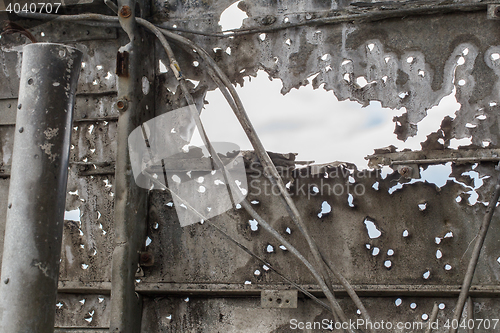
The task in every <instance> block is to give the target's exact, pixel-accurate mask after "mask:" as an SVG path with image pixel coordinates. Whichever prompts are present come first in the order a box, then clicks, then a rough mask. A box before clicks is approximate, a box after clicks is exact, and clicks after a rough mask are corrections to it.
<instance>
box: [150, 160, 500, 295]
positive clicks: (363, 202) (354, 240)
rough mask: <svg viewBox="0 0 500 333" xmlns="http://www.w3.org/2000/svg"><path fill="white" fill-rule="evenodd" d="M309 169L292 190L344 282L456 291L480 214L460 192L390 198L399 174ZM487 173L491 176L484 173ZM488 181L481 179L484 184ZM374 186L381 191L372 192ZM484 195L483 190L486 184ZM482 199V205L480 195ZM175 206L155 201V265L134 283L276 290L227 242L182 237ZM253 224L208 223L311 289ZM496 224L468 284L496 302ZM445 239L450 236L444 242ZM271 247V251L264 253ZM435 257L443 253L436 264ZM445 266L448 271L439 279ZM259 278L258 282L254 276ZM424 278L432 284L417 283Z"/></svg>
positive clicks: (204, 233)
mask: <svg viewBox="0 0 500 333" xmlns="http://www.w3.org/2000/svg"><path fill="white" fill-rule="evenodd" d="M485 168H486V167H485ZM306 170H308V169H307V168H306V169H303V173H304V174H302V175H301V174H297V175H296V179H295V181H294V183H293V184H292V185H291V187H290V191H291V193H292V194H293V195H294V198H295V201H296V204H297V206H298V207H299V210H300V211H301V212H302V214H303V217H304V218H305V220H306V222H307V226H308V228H309V229H310V232H311V234H312V235H313V236H314V238H315V239H316V241H317V242H318V246H319V247H320V248H321V249H322V250H323V252H324V254H325V255H326V257H327V258H328V259H329V260H330V261H331V262H332V263H333V265H334V266H335V267H337V268H338V269H339V270H340V271H341V272H342V273H343V274H344V276H345V277H346V278H347V279H348V280H349V281H350V282H351V283H353V284H354V285H358V286H359V288H362V290H365V291H370V290H371V291H376V290H377V288H378V286H382V285H384V286H391V285H408V286H411V285H421V286H428V287H431V286H435V287H436V288H435V289H434V290H436V291H437V290H439V288H443V287H444V286H447V285H448V286H455V285H460V283H461V281H462V279H463V272H464V269H465V267H466V264H467V260H464V258H467V254H468V252H466V250H467V248H468V244H469V243H470V242H471V241H472V240H473V239H474V237H475V235H476V233H477V230H478V228H479V225H480V222H481V219H482V216H483V215H484V212H485V206H484V205H482V204H476V205H474V206H470V205H468V204H467V199H466V197H464V199H463V200H462V202H460V203H458V202H457V201H456V198H457V197H459V196H466V195H467V194H466V193H465V192H467V191H468V190H467V189H466V188H465V187H463V185H459V184H457V183H454V182H450V183H449V184H448V185H447V186H445V187H442V188H441V189H439V188H436V186H435V185H434V184H426V183H415V184H408V185H405V186H404V187H403V188H402V189H401V190H397V191H395V192H394V193H392V194H389V193H388V190H389V189H390V188H391V187H393V186H394V185H395V184H397V183H394V180H397V179H398V177H399V175H398V174H397V173H394V174H392V175H390V176H388V177H387V178H386V179H381V178H380V176H379V175H378V173H376V172H372V173H371V174H370V173H368V172H363V171H360V172H357V171H354V170H349V169H345V168H343V167H331V168H328V167H327V168H324V170H322V172H321V173H318V174H316V175H311V174H310V173H309V174H307V172H306ZM486 170H487V171H488V172H490V173H491V174H494V170H493V168H492V166H491V164H490V168H488V169H486ZM351 172H352V173H351ZM325 173H328V178H326V177H325ZM254 177H255V178H254ZM350 177H352V179H353V180H354V182H353V183H351V182H350V181H349V178H350ZM491 179H493V177H492V178H490V179H489V180H485V182H486V184H490V182H491V181H492V180H491ZM490 180H491V181H490ZM376 182H378V190H375V189H374V188H373V187H372V186H373V185H374V184H375V183H376ZM248 183H249V188H250V190H249V197H248V199H249V200H251V201H253V202H254V203H255V209H256V210H257V211H258V212H259V214H261V215H262V216H265V217H266V219H267V220H268V221H269V223H270V224H271V225H273V226H274V227H275V228H276V229H277V230H278V231H279V232H280V233H282V234H283V236H285V237H286V238H287V239H288V240H289V241H290V242H291V243H292V244H295V246H296V247H298V248H299V249H304V248H305V243H304V240H303V239H302V237H301V235H300V233H299V232H298V231H297V230H296V228H295V226H294V225H293V223H292V222H291V220H290V218H289V217H288V216H287V214H286V212H285V211H284V209H283V208H282V207H281V205H280V199H279V197H277V196H275V195H273V194H272V193H271V187H270V184H269V183H268V182H267V180H265V179H264V177H258V174H253V175H250V176H249V178H248ZM315 187H316V189H314V188H315ZM348 190H349V192H348ZM484 190H485V191H489V189H488V185H485V188H484ZM266 191H267V194H266V193H265V192H266ZM316 191H320V192H319V193H318V192H316ZM349 194H351V195H353V203H352V205H353V207H350V205H349V202H348V195H349ZM481 197H482V198H484V197H486V198H487V193H482V194H481ZM479 200H482V199H479ZM323 202H327V203H328V205H329V206H330V207H331V212H330V213H324V214H322V215H321V217H319V216H318V215H319V214H320V212H321V211H322V204H323ZM419 204H425V209H424V210H421V209H420V208H419ZM172 205H173V203H172V202H171V199H170V197H169V196H168V195H166V194H161V193H153V194H152V197H151V208H150V219H149V223H150V228H149V232H148V236H149V237H150V239H151V244H150V245H149V247H148V249H149V250H150V251H152V252H153V253H154V257H155V266H153V267H145V268H144V271H145V277H144V278H143V279H142V282H141V283H148V282H155V283H159V282H160V281H161V282H162V283H165V288H166V289H167V290H168V289H169V287H168V283H177V282H183V283H201V282H203V283H208V284H210V283H214V284H217V283H223V284H224V283H227V284H235V285H237V284H244V282H245V281H250V282H251V283H252V285H251V286H249V285H247V286H245V288H246V289H248V288H252V287H253V286H254V285H255V288H259V285H260V284H264V285H265V284H269V283H281V280H280V278H279V277H278V276H276V275H274V274H273V273H272V272H266V271H265V270H263V269H262V264H261V263H259V262H258V261H256V260H255V259H253V258H251V257H250V256H249V255H248V254H246V253H245V252H243V251H241V250H239V249H238V248H237V247H236V246H234V245H233V244H231V243H229V242H227V241H226V240H225V238H224V237H222V236H221V235H220V234H218V233H217V232H216V231H215V230H214V229H213V228H210V226H209V225H207V224H209V223H207V224H204V225H200V224H197V225H194V226H189V227H185V228H181V227H180V226H179V225H178V222H177V221H176V214H175V210H174V208H173V207H172ZM250 219H251V218H250V217H249V216H248V215H247V213H246V212H244V211H242V210H232V211H229V212H228V213H226V214H223V215H220V216H218V217H216V218H214V219H213V222H212V223H214V224H215V225H217V226H218V227H220V228H222V229H224V230H225V231H226V232H227V233H228V234H229V235H231V236H232V237H234V238H235V239H237V240H239V241H240V242H241V243H242V244H244V245H245V246H246V247H248V248H250V249H251V250H252V251H254V252H255V253H256V254H258V255H259V256H261V257H263V258H265V259H266V260H269V262H270V263H271V264H273V266H274V267H276V268H277V269H278V270H280V271H282V272H283V273H285V274H286V275H287V276H288V277H290V278H292V280H294V281H297V282H299V283H305V284H314V280H313V279H312V277H311V276H310V275H309V273H308V272H307V271H306V269H305V267H303V266H302V265H301V264H300V263H299V262H298V261H297V260H296V259H295V257H293V256H291V255H290V254H289V253H288V252H287V251H286V250H282V249H280V245H281V244H279V243H276V241H275V240H274V239H272V238H271V237H270V236H269V235H268V234H267V233H266V232H265V231H264V230H261V229H260V228H258V229H257V230H256V231H252V229H251V226H250V223H249V220H250ZM365 219H367V220H369V221H372V222H373V223H374V225H376V227H377V228H378V230H380V233H381V234H380V236H379V237H377V238H370V237H369V234H368V232H367V227H366V225H365ZM497 221H500V218H499V217H494V223H493V224H492V229H491V230H490V231H491V234H490V237H488V238H487V240H486V245H485V247H484V251H483V254H482V257H481V259H480V264H479V266H478V269H477V270H476V275H475V280H474V284H476V285H477V284H481V285H486V286H492V287H493V286H496V289H495V290H496V291H495V293H498V291H499V290H500V289H498V286H499V280H498V277H500V264H499V263H498V262H497V261H496V260H497V258H498V257H499V256H500V248H499V245H500V243H499V242H498V240H497V239H495V237H493V235H495V234H496V233H497V232H500V229H499V228H500V225H499V223H498V222H497ZM287 228H289V229H288V230H289V231H288V232H289V233H288V232H287V231H286V230H287ZM405 230H406V231H407V232H408V236H407V237H405V236H404V234H406V233H405ZM450 232H451V233H452V236H451V234H449V235H448V236H447V234H448V233H450ZM436 237H438V238H439V242H440V243H439V244H436ZM268 245H271V246H272V251H271V252H269V251H270V250H271V249H268V248H267V247H268ZM437 250H439V251H441V253H442V257H441V258H439V259H438V258H436V252H437ZM374 251H375V252H374ZM339 253H342V256H339V255H338V254H339ZM306 254H307V253H306ZM469 254H470V253H469ZM386 261H390V266H389V267H386V266H385V265H389V263H386ZM445 265H450V266H451V269H450V270H446V269H445ZM256 270H259V271H260V272H261V274H254V273H255V271H256ZM427 271H429V274H430V276H429V277H428V278H424V273H426V272H427ZM160 285H161V283H160ZM214 288H217V287H216V286H214Z"/></svg>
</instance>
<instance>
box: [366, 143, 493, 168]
mask: <svg viewBox="0 0 500 333" xmlns="http://www.w3.org/2000/svg"><path fill="white" fill-rule="evenodd" d="M393 150H394V149H389V147H388V149H387V151H388V152H387V153H375V154H373V155H368V156H366V157H365V159H366V160H369V165H370V166H372V167H376V166H380V165H408V164H440V163H447V162H455V163H478V162H491V161H494V162H496V161H500V149H486V148H477V149H441V150H418V151H403V152H393Z"/></svg>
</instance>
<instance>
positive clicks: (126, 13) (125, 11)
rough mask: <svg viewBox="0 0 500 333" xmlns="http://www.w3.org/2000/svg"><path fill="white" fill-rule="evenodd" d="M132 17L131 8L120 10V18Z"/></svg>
mask: <svg viewBox="0 0 500 333" xmlns="http://www.w3.org/2000/svg"><path fill="white" fill-rule="evenodd" d="M130 15H132V10H131V9H130V7H129V6H122V8H121V9H120V16H121V17H123V18H128V17H130Z"/></svg>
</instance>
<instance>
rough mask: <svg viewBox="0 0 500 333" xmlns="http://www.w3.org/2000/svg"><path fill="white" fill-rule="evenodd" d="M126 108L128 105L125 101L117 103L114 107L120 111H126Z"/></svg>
mask: <svg viewBox="0 0 500 333" xmlns="http://www.w3.org/2000/svg"><path fill="white" fill-rule="evenodd" d="M127 106H128V103H127V101H125V100H120V101H118V102H116V107H117V108H118V110H120V111H125V110H127Z"/></svg>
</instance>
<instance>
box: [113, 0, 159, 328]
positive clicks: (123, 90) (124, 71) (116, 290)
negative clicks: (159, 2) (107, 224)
mask: <svg viewBox="0 0 500 333" xmlns="http://www.w3.org/2000/svg"><path fill="white" fill-rule="evenodd" d="M135 8H136V1H135V0H119V1H118V16H119V20H120V24H121V26H122V28H123V30H125V32H126V33H127V34H128V37H129V39H130V42H129V43H128V44H127V45H125V46H123V47H121V48H120V50H119V52H118V59H117V76H118V80H117V88H118V102H117V108H118V109H119V110H120V117H119V119H118V136H117V154H116V169H115V207H114V209H115V220H114V229H115V244H114V245H115V247H114V251H113V263H112V265H113V266H112V276H111V313H110V328H109V331H110V332H119V333H139V332H140V331H141V318H142V299H141V297H140V296H139V295H138V294H137V293H136V292H135V274H136V272H137V268H138V262H139V251H140V250H141V248H142V245H143V242H144V241H145V234H146V217H147V190H145V189H142V188H140V187H138V186H137V185H136V184H135V180H134V177H133V174H132V167H131V164H130V156H129V151H128V136H129V135H130V133H131V132H132V131H133V130H134V129H135V128H136V127H137V126H140V125H141V124H142V122H143V121H145V119H144V118H145V117H147V113H150V112H152V111H153V108H150V111H147V110H146V105H145V103H146V101H147V99H149V98H151V97H150V96H151V95H153V94H150V96H149V97H147V96H145V93H143V89H142V83H141V82H142V78H141V75H143V71H142V69H143V67H145V66H148V65H149V66H151V64H150V63H148V61H147V60H146V59H147V58H148V56H147V54H146V52H149V53H151V52H154V49H153V48H150V47H148V46H147V45H148V44H147V41H148V36H143V35H141V33H140V32H139V31H138V29H137V26H136V22H135Z"/></svg>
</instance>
